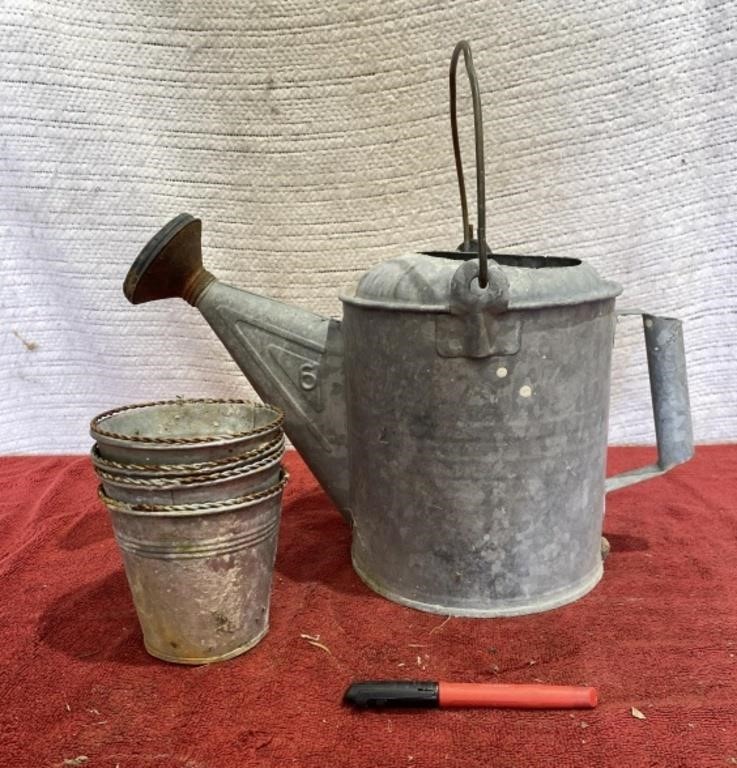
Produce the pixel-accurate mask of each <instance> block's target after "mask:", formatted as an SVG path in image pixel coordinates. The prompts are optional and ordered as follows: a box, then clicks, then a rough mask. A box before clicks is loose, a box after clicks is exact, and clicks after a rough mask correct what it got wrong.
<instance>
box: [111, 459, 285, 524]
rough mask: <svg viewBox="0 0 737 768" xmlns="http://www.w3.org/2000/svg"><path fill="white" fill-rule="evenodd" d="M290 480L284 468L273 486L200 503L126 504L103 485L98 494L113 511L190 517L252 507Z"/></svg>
mask: <svg viewBox="0 0 737 768" xmlns="http://www.w3.org/2000/svg"><path fill="white" fill-rule="evenodd" d="M288 481H289V473H288V472H287V471H286V470H285V469H282V471H281V479H280V480H279V482H278V483H277V484H276V485H272V486H271V488H266V489H265V490H263V491H257V492H255V493H250V494H248V495H247V496H238V497H236V498H233V499H224V500H223V501H211V502H200V503H198V504H126V503H125V502H122V501H118V500H117V499H113V498H111V497H110V496H108V495H107V494H106V493H105V491H104V489H103V487H102V485H100V486H99V487H98V489H97V495H98V496H99V497H100V499H101V500H102V501H103V503H104V504H105V506H106V507H108V509H110V510H111V511H113V512H120V513H122V514H125V515H135V516H139V517H188V516H195V515H208V514H212V515H215V514H222V513H224V512H236V511H238V510H239V509H243V508H244V507H252V506H255V505H256V504H258V503H260V502H262V501H266V500H267V499H271V498H273V497H274V496H278V495H279V494H280V493H281V492H282V491H283V490H284V488H285V487H286V485H287V482H288Z"/></svg>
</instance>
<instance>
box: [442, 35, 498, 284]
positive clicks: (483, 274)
mask: <svg viewBox="0 0 737 768" xmlns="http://www.w3.org/2000/svg"><path fill="white" fill-rule="evenodd" d="M461 53H463V61H464V63H465V65H466V73H467V74H468V81H469V84H470V86H471V98H472V100H473V131H474V144H475V151H476V207H477V213H476V215H477V223H476V237H477V240H478V254H479V287H481V288H486V286H487V285H488V283H489V266H488V254H487V246H486V179H485V175H484V126H483V119H482V116H481V97H480V96H479V84H478V80H477V78H476V70H475V69H474V67H473V57H472V56H471V46H470V45H469V44H468V42H466V41H465V40H461V41H460V42H459V43H458V44H457V45H456V47H455V48H454V50H453V55H452V57H451V59H450V130H451V133H452V136H453V156H454V158H455V164H456V174H457V176H458V191H459V192H460V194H461V214H462V216H463V245H462V246H461V247H460V248H459V250H461V251H463V252H473V250H474V248H473V230H472V228H471V225H470V224H469V222H468V202H467V200H466V185H465V182H464V180H463V161H462V159H461V144H460V141H459V139H458V115H457V110H456V69H457V67H458V59H459V58H460V55H461Z"/></svg>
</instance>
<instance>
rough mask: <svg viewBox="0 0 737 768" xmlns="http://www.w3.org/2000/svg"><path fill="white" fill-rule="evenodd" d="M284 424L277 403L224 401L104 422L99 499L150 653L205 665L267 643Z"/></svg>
mask: <svg viewBox="0 0 737 768" xmlns="http://www.w3.org/2000/svg"><path fill="white" fill-rule="evenodd" d="M282 421H283V415H282V413H281V412H280V411H279V410H278V409H276V408H273V407H272V406H268V405H263V404H260V403H251V402H248V401H245V400H213V399H198V400H185V399H177V400H169V401H159V402H154V403H142V404H137V405H128V406H125V407H122V408H117V409H115V410H112V411H107V412H105V413H102V414H100V415H99V416H97V417H96V418H95V419H93V421H92V424H91V427H90V432H91V435H92V437H93V438H94V439H95V440H96V443H95V445H94V446H93V448H92V462H93V464H94V466H95V470H96V471H97V474H98V476H99V478H100V480H101V486H100V490H99V493H100V497H101V499H102V500H103V501H104V503H105V505H106V506H107V508H108V511H109V513H110V517H111V520H112V524H113V531H114V533H115V538H116V541H117V543H118V546H119V547H120V551H121V555H122V557H123V561H124V564H125V570H126V575H127V577H128V583H129V585H130V589H131V593H132V595H133V602H134V604H135V607H136V611H137V613H138V617H139V620H140V623H141V628H142V630H143V637H144V643H145V646H146V650H147V651H148V652H149V653H150V654H151V655H153V656H156V657H158V658H161V659H165V660H166V661H174V662H179V663H183V664H204V663H208V662H212V661H218V660H221V659H227V658H231V657H232V656H236V655H238V654H239V653H243V652H244V651H246V650H248V649H249V648H251V647H253V646H254V645H255V644H256V643H258V642H259V640H260V639H261V638H262V637H263V636H264V635H265V634H266V632H267V630H268V616H269V597H270V591H271V581H272V574H273V568H274V558H275V555H276V543H277V532H278V528H279V519H280V512H281V498H282V492H283V489H284V486H285V484H286V482H287V474H286V472H285V471H284V469H283V468H282V466H281V459H282V456H283V454H284V435H283V432H282Z"/></svg>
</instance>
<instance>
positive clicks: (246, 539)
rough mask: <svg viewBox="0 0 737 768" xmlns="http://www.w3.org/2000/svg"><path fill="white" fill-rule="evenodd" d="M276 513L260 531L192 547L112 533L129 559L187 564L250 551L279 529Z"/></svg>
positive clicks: (180, 543) (277, 512)
mask: <svg viewBox="0 0 737 768" xmlns="http://www.w3.org/2000/svg"><path fill="white" fill-rule="evenodd" d="M279 517H280V515H279V510H278V509H277V510H275V512H274V514H273V515H272V516H271V518H270V519H269V520H267V522H266V523H265V524H264V525H262V526H261V527H260V528H257V529H255V530H251V531H248V532H247V533H245V534H242V535H240V536H218V537H215V538H213V539H201V540H200V541H197V542H196V543H190V542H171V543H163V542H162V543H158V544H157V543H156V542H149V541H143V540H141V539H135V538H133V537H131V536H126V535H125V534H121V533H119V532H116V533H115V540H116V541H117V543H118V546H119V547H120V548H121V549H122V550H124V551H126V552H129V553H131V554H133V555H138V556H139V557H150V558H153V559H156V560H179V559H182V560H187V559H194V558H201V557H211V556H214V555H227V554H230V553H232V552H238V551H240V550H242V549H248V548H249V547H254V546H256V544H259V543H260V542H262V541H265V540H266V539H268V538H269V537H270V536H271V535H272V534H273V533H274V531H275V530H277V529H278V527H279Z"/></svg>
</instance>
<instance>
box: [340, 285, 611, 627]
mask: <svg viewBox="0 0 737 768" xmlns="http://www.w3.org/2000/svg"><path fill="white" fill-rule="evenodd" d="M492 279H493V278H492ZM613 310H614V302H613V300H611V299H609V300H604V301H598V302H590V303H585V304H580V305H575V306H571V307H550V308H547V309H541V310H535V311H533V310H517V311H510V312H507V313H505V314H504V315H500V316H497V317H496V318H495V323H496V324H497V325H498V327H499V328H498V333H499V334H500V335H507V334H510V333H511V330H510V329H514V328H516V327H519V328H521V334H522V335H521V346H520V348H519V350H517V351H514V352H512V353H510V354H493V353H492V354H489V355H487V356H485V357H478V356H471V355H468V356H462V355H457V356H453V357H448V356H442V355H440V354H438V351H437V319H436V318H435V317H434V316H432V315H430V314H428V313H416V312H401V311H397V310H393V311H392V310H387V309H375V308H372V309H367V308H365V307H359V306H357V305H351V304H349V305H347V306H346V307H345V318H344V322H343V330H344V334H345V342H346V371H347V381H346V386H347V395H348V397H347V402H348V431H349V434H350V435H351V438H352V440H351V451H350V471H351V481H352V482H351V504H350V509H351V515H352V518H353V547H352V558H353V564H354V567H355V569H356V571H357V572H358V574H359V575H360V576H361V578H363V580H364V581H365V582H366V583H367V584H369V586H371V587H372V588H373V589H374V590H376V591H377V592H379V593H380V594H383V595H385V596H386V597H389V598H390V599H392V600H395V601H396V602H400V603H403V604H406V605H410V606H412V607H415V608H420V609H422V610H426V611H433V612H437V613H446V614H452V615H456V616H459V615H465V616H504V615H515V614H521V613H529V612H535V611H542V610H547V609H549V608H554V607H556V606H558V605H562V604H564V603H567V602H571V601H572V600H575V599H576V598H577V597H580V596H581V595H582V594H584V593H586V592H588V591H589V590H590V589H591V588H592V587H593V586H594V585H595V584H596V583H597V582H598V581H599V579H600V578H601V574H602V564H601V555H600V537H601V532H602V520H603V514H604V472H605V460H606V436H607V412H608V401H609V398H608V395H609V380H610V378H609V375H610V360H611V347H612V340H613V334H614V312H613ZM441 317H442V316H441ZM407 339H412V340H413V344H412V354H409V353H408V352H407ZM359 354H360V363H359V361H358V360H356V359H355V357H354V355H359ZM388 371H391V375H387V372H388Z"/></svg>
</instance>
